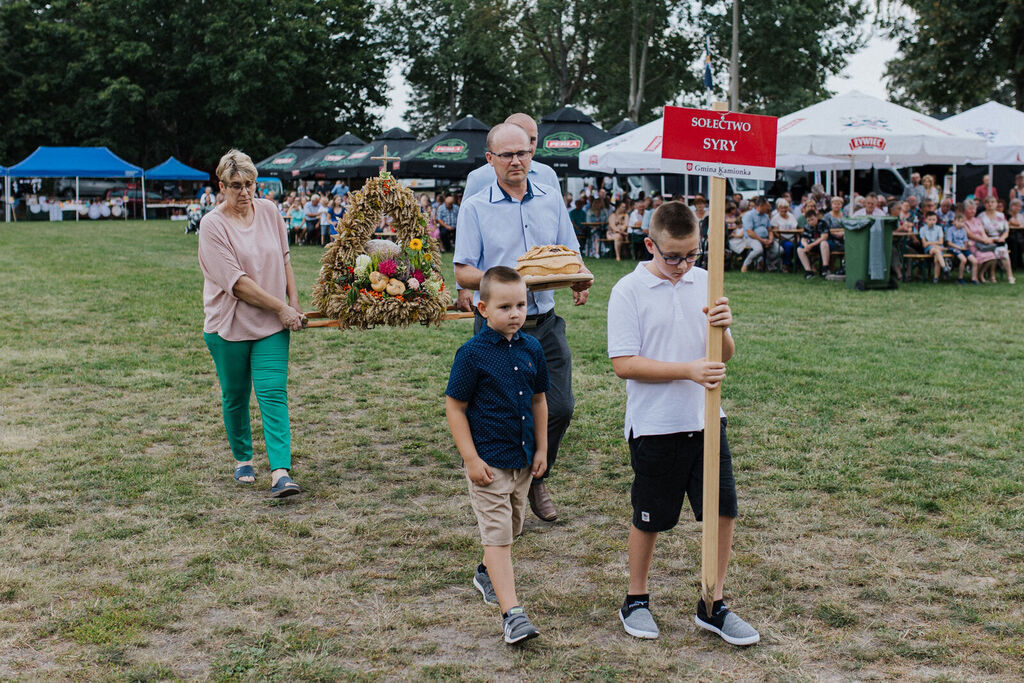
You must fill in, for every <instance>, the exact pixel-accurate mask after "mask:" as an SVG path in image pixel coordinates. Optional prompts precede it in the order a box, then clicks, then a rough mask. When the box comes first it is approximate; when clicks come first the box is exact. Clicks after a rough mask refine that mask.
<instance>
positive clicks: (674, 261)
mask: <svg viewBox="0 0 1024 683" xmlns="http://www.w3.org/2000/svg"><path fill="white" fill-rule="evenodd" d="M648 239H650V240H651V244H653V245H654V248H655V249H657V250H658V253H659V254H661V260H662V261H664V262H665V265H669V266H678V265H679V264H680V263H682V262H683V261H686V262H687V263H689V264H694V263H696V262H697V259H699V258H700V257H701V256H703V255H704V252H702V251H695V252H693V253H692V254H687V255H686V256H665V252H663V251H662V250H661V247H659V246H658V243H657V242H655V241H654V239H653V238H648Z"/></svg>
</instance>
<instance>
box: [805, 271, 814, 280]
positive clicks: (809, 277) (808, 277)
mask: <svg viewBox="0 0 1024 683" xmlns="http://www.w3.org/2000/svg"><path fill="white" fill-rule="evenodd" d="M804 279H805V280H813V279H814V273H812V272H811V271H807V272H806V273H804Z"/></svg>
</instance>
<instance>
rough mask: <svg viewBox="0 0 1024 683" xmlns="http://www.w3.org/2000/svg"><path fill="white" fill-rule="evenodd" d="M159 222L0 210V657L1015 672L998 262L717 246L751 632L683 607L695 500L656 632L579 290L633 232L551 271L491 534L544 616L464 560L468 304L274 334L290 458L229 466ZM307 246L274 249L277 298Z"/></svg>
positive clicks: (1013, 515) (185, 261)
mask: <svg viewBox="0 0 1024 683" xmlns="http://www.w3.org/2000/svg"><path fill="white" fill-rule="evenodd" d="M182 227H183V226H182V225H181V224H180V223H170V222H149V223H140V222H127V223H117V222H106V223H80V224H48V223H19V224H16V225H2V226H0V273H2V279H0V288H2V289H0V293H2V295H3V300H4V302H5V303H4V306H3V307H2V308H0V321H2V322H0V389H2V392H0V397H2V398H0V522H2V526H0V529H2V530H3V554H2V557H3V560H2V561H0V678H4V679H7V678H15V677H27V678H55V679H67V678H75V679H84V678H90V679H91V678H100V679H128V680H161V679H166V678H180V677H198V678H212V679H216V680H250V679H266V678H272V679H319V680H339V679H340V680H367V679H370V680H378V679H393V678H411V679H446V680H449V679H464V680H485V679H492V678H509V677H515V678H531V679H547V680H554V679H568V678H572V679H575V678H580V679H587V680H595V681H610V680H636V679H648V680H651V679H661V678H693V677H700V678H714V679H719V678H771V679H776V678H786V679H792V678H797V679H801V678H819V677H824V678H836V677H839V678H870V677H905V676H911V677H924V678H937V679H949V680H962V679H969V678H983V677H987V678H997V679H1007V678H1013V677H1016V676H1019V672H1020V661H1021V657H1022V656H1024V651H1022V650H1021V645H1020V640H1021V636H1022V635H1024V611H1022V609H1021V602H1022V600H1024V553H1022V552H1021V545H1020V539H1021V537H1022V534H1024V461H1022V459H1021V458H1020V444H1021V443H1022V442H1024V434H1022V432H1024V425H1022V421H1021V417H1020V397H1021V395H1022V394H1024V372H1022V366H1021V359H1020V350H1019V349H1020V339H1021V338H1022V337H1024V305H1022V303H1021V298H1020V295H1019V292H1018V290H1017V289H1016V288H1014V287H1011V286H1009V285H1006V284H999V285H994V286H986V287H973V288H966V287H957V286H955V285H947V284H942V285H940V286H931V285H921V284H916V283H915V284H910V285H906V286H904V287H902V288H901V289H899V290H898V291H894V292H888V291H877V292H852V291H848V290H846V289H845V288H844V287H843V286H842V285H841V284H839V283H831V282H824V281H813V282H810V283H808V282H805V281H804V280H803V279H802V278H799V277H797V276H784V275H773V274H769V275H765V274H754V273H751V274H746V275H741V274H739V273H734V272H733V273H728V274H727V277H726V292H727V294H728V296H730V297H731V300H732V304H733V310H734V315H735V318H736V323H735V326H734V330H733V331H734V334H735V338H736V341H737V348H738V351H737V355H736V358H735V359H734V360H733V361H731V362H730V364H729V377H728V379H727V380H726V384H725V386H724V399H723V404H724V407H725V410H726V412H727V413H728V414H729V416H730V420H729V430H730V433H729V440H730V443H731V445H732V448H733V453H734V463H735V468H736V476H737V480H738V485H739V493H740V508H741V519H740V521H739V525H738V530H737V537H736V543H735V556H734V562H733V564H732V566H731V568H730V572H729V576H728V578H727V582H726V593H727V597H728V599H729V601H730V603H731V605H732V606H733V607H734V608H735V609H736V610H737V611H739V612H740V613H741V614H742V615H743V616H744V617H746V618H747V619H748V620H749V621H751V622H752V623H753V624H755V625H756V626H757V627H758V628H759V629H760V630H761V633H762V636H763V638H762V642H761V643H760V644H759V645H757V646H756V647H753V648H750V649H745V650H738V649H734V648H731V647H730V646H728V645H726V644H724V643H722V642H721V641H720V640H717V639H715V638H714V637H713V636H710V635H708V634H706V633H704V632H699V631H698V630H697V629H696V627H695V626H694V625H693V623H692V616H691V615H692V609H693V607H694V603H695V600H696V595H697V591H698V587H699V576H700V571H699V563H700V546H699V526H698V525H696V524H695V523H694V522H692V521H684V522H682V523H681V524H680V526H679V527H678V528H677V529H676V530H675V531H673V532H672V533H669V534H665V535H664V536H663V537H662V538H661V539H660V540H659V545H658V548H657V552H656V557H655V562H654V567H653V569H652V576H651V590H652V593H653V596H654V609H655V614H656V616H657V618H658V619H659V623H660V626H661V629H662V636H661V638H660V639H659V640H657V641H654V642H637V641H634V640H633V639H630V638H628V637H627V636H625V635H624V634H623V633H622V631H621V626H620V625H619V623H618V620H617V619H616V617H615V609H616V608H617V606H618V604H619V602H620V601H621V596H622V594H623V591H624V590H625V588H626V583H625V578H626V555H625V537H626V532H627V529H628V524H629V514H630V513H629V483H630V479H631V473H630V470H629V461H628V453H627V450H626V447H625V444H624V442H623V439H622V433H621V432H622V411H623V402H624V386H623V382H621V381H620V380H618V379H616V378H615V376H614V375H613V374H612V372H611V368H610V364H609V363H608V360H607V358H606V356H605V324H606V323H605V310H606V305H607V299H608V293H609V291H610V289H611V286H612V285H613V284H614V282H615V281H616V280H617V279H618V278H619V277H621V276H622V275H624V274H625V273H626V272H628V271H629V270H630V268H631V267H632V264H626V263H621V264H616V263H614V262H611V261H601V262H595V263H591V264H590V265H591V268H592V269H593V270H594V272H595V274H596V279H597V284H596V286H595V288H594V290H593V294H592V296H591V300H590V302H589V303H588V304H587V305H586V306H585V307H582V308H572V307H571V305H570V299H569V296H568V293H567V292H565V291H560V292H558V293H557V294H556V298H557V300H558V306H559V310H560V311H561V313H562V315H563V316H564V317H565V318H566V319H567V321H568V329H569V331H568V334H569V342H570V345H571V347H572V350H573V362H574V374H575V383H574V387H575V392H576V397H577V408H576V416H575V418H574V421H573V424H572V426H571V427H570V431H569V433H568V435H567V437H566V440H565V442H564V444H563V451H562V453H561V454H560V456H559V460H558V466H557V468H556V476H555V477H554V478H553V479H552V480H551V487H552V490H553V493H554V498H555V502H556V503H557V505H558V508H559V512H560V521H559V523H558V524H556V525H544V524H542V523H539V522H537V521H536V520H533V519H531V520H530V521H529V522H528V524H527V529H526V532H525V533H524V535H523V536H522V537H521V538H520V539H519V540H518V541H517V542H516V545H515V548H514V558H515V563H516V570H517V582H518V588H519V592H520V595H521V597H522V600H523V602H524V604H525V605H526V607H527V608H528V609H529V610H530V612H531V615H532V616H533V617H534V618H535V621H536V623H537V624H538V625H539V626H540V628H541V629H542V631H543V636H542V638H540V639H538V640H536V641H533V642H532V643H531V644H530V645H529V646H527V647H525V648H523V649H519V650H514V649H509V648H508V647H507V646H505V645H504V644H503V643H502V642H501V638H500V635H499V621H498V615H497V612H496V611H495V610H494V609H492V608H488V607H485V606H484V605H483V604H482V603H481V601H480V599H479V594H478V593H477V592H476V590H475V589H474V588H473V587H472V586H471V584H470V580H471V577H472V568H473V566H474V565H475V563H476V561H477V559H478V556H479V553H480V551H479V544H478V537H477V533H476V529H475V524H474V520H473V516H472V513H471V511H470V509H469V503H468V500H467V496H466V494H465V486H464V483H463V479H462V475H461V472H460V469H459V467H458V456H457V454H456V452H455V450H454V448H453V446H452V443H451V439H450V436H449V435H448V432H447V428H446V425H445V421H444V409H443V392H444V387H445V383H446V379H447V373H448V369H449V365H450V362H451V358H452V356H453V354H454V352H455V350H456V348H458V346H459V344H460V343H461V342H462V341H463V340H464V339H465V338H466V337H467V336H468V334H469V329H470V324H469V323H468V322H465V321H463V322H449V323H445V324H444V325H443V326H442V327H441V328H440V329H433V328H429V329H428V328H422V327H417V328H410V329H401V330H388V329H379V330H372V331H369V332H362V333H360V332H345V333H340V332H338V331H336V330H309V331H306V332H303V333H297V334H294V335H293V336H292V347H291V365H290V371H291V377H290V383H289V387H290V406H291V417H292V431H293V447H294V461H295V471H294V475H295V478H296V480H297V481H299V482H300V483H301V484H302V485H303V487H304V488H305V489H306V491H307V493H305V494H304V495H303V496H301V497H300V498H299V499H298V500H296V501H294V502H291V503H286V504H274V503H271V502H270V501H268V500H267V499H266V498H265V490H266V488H267V487H268V486H269V482H268V481H267V470H266V462H265V456H264V455H263V451H262V442H261V440H260V437H259V435H260V430H259V417H258V411H257V410H255V407H254V410H253V415H254V421H255V425H254V427H255V435H256V448H257V451H258V456H257V465H258V466H259V467H258V469H257V474H258V480H259V481H258V485H257V488H256V490H251V489H249V490H246V489H243V488H241V487H239V486H238V485H236V484H235V482H233V481H232V480H231V477H230V472H231V458H230V453H229V451H228V447H227V443H226V439H225V436H224V430H223V426H222V424H221V421H220V402H219V394H218V388H217V379H216V375H215V374H214V370H213V364H212V362H211V360H210V358H209V354H208V353H207V351H206V349H205V346H204V345H203V341H202V335H201V325H202V304H201V288H202V278H201V275H200V272H199V268H198V265H197V262H196V237H195V236H186V235H183V234H182ZM318 257H319V254H318V250H316V249H313V248H307V247H298V248H296V249H295V250H294V252H293V261H294V263H295V270H296V275H297V277H298V281H299V285H300V288H301V290H302V292H303V298H302V301H303V304H304V305H308V302H309V291H310V289H311V287H312V284H313V280H314V278H315V277H316V273H317V270H318V267H319V263H318Z"/></svg>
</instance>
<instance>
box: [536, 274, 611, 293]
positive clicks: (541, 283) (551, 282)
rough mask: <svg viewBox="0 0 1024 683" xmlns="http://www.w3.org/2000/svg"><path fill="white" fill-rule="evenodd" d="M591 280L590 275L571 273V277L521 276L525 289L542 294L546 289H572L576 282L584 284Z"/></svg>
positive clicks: (563, 275) (560, 275)
mask: <svg viewBox="0 0 1024 683" xmlns="http://www.w3.org/2000/svg"><path fill="white" fill-rule="evenodd" d="M593 279H594V276H593V275H592V274H591V273H573V274H572V275H568V274H565V273H559V274H557V275H525V276H523V280H524V281H525V282H526V288H527V289H529V290H530V291H531V292H543V291H545V290H548V289H562V288H564V287H572V286H573V285H575V284H576V283H578V282H586V281H587V280H593Z"/></svg>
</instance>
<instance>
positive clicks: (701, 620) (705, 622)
mask: <svg viewBox="0 0 1024 683" xmlns="http://www.w3.org/2000/svg"><path fill="white" fill-rule="evenodd" d="M716 604H718V605H719V607H718V610H717V611H716V612H715V613H714V614H712V615H711V616H708V614H707V609H706V608H705V607H704V600H703V599H701V600H700V601H699V602H698V603H697V614H696V616H694V618H693V620H694V622H696V624H697V626H700V627H701V628H706V629H707V630H709V631H711V632H712V633H717V634H718V635H720V636H722V640H724V641H725V642H727V643H729V644H730V645H753V644H754V643H756V642H757V641H759V640H761V634H760V633H758V632H757V631H756V630H755V629H754V627H753V626H751V625H750V624H748V623H747V622H745V621H743V620H742V619H740V618H739V617H738V616H736V615H735V614H733V613H732V612H730V611H729V608H728V607H726V606H725V603H716Z"/></svg>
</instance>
